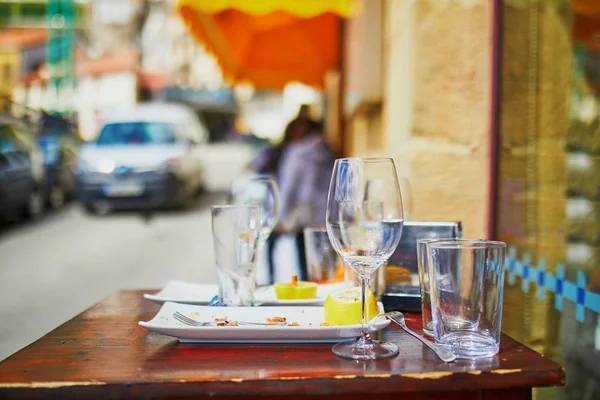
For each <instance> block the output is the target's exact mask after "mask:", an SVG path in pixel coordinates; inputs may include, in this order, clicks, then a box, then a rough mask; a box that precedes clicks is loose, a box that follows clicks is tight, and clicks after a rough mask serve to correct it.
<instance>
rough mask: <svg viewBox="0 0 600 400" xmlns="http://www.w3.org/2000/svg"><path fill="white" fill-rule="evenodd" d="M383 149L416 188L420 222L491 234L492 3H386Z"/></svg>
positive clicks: (471, 234) (415, 207)
mask: <svg viewBox="0 0 600 400" xmlns="http://www.w3.org/2000/svg"><path fill="white" fill-rule="evenodd" d="M385 7H386V12H385V13H384V15H385V16H386V17H387V20H386V21H385V24H384V26H385V33H384V38H385V41H384V43H385V44H384V65H385V66H386V68H385V77H384V82H385V84H384V91H385V95H384V102H383V105H384V110H383V115H384V122H383V126H384V129H383V136H384V140H383V143H384V145H383V152H386V153H388V154H390V155H392V156H393V157H394V158H395V160H396V162H397V166H398V172H399V175H400V176H401V177H403V178H404V179H405V180H406V181H407V183H408V184H407V186H409V187H410V188H411V191H412V193H410V197H411V198H412V210H409V211H410V214H411V216H412V219H414V220H430V221H433V220H436V221H450V220H460V221H462V222H463V223H464V228H465V231H464V232H465V236H467V237H486V236H487V228H488V224H487V222H488V215H489V213H488V193H489V184H490V181H489V159H490V158H489V132H490V89H491V82H490V71H491V32H492V25H491V10H490V8H489V5H488V1H487V0H469V1H467V0H451V1H436V0H421V1H417V2H414V1H393V0H388V1H387V2H386V3H385Z"/></svg>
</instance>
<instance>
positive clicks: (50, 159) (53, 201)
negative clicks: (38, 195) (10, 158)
mask: <svg viewBox="0 0 600 400" xmlns="http://www.w3.org/2000/svg"><path fill="white" fill-rule="evenodd" d="M75 132H76V130H75V126H74V125H73V124H71V123H70V122H69V121H67V120H65V119H64V118H62V117H59V116H53V115H49V114H43V115H42V118H41V121H40V127H39V131H38V138H37V144H38V145H39V147H40V149H41V151H42V154H43V157H44V170H45V176H46V178H45V188H44V192H45V194H46V199H45V200H46V203H47V204H48V205H49V206H50V207H52V208H55V209H56V208H60V207H61V206H62V205H63V204H64V203H65V201H67V200H69V199H70V198H72V197H73V196H74V194H75V174H74V171H73V170H74V165H75V160H76V158H77V151H78V150H79V146H80V143H81V142H80V140H79V139H78V137H77V136H76V133H75Z"/></svg>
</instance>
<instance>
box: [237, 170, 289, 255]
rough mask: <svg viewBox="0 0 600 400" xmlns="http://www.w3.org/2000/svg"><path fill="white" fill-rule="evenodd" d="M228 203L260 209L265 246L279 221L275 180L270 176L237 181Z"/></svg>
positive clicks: (261, 241) (261, 242)
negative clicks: (255, 206) (253, 206)
mask: <svg viewBox="0 0 600 400" xmlns="http://www.w3.org/2000/svg"><path fill="white" fill-rule="evenodd" d="M228 202H229V204H233V205H258V206H259V207H260V212H261V214H260V215H261V230H260V244H261V245H263V244H264V243H265V242H266V241H267V239H268V238H269V235H270V234H271V232H272V231H273V229H274V228H275V224H276V223H277V220H278V219H279V188H278V187H277V182H275V179H274V178H273V177H270V176H258V177H253V178H248V179H236V180H235V181H233V183H232V184H231V190H230V192H229V201H228Z"/></svg>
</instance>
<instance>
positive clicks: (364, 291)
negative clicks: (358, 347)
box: [360, 274, 371, 343]
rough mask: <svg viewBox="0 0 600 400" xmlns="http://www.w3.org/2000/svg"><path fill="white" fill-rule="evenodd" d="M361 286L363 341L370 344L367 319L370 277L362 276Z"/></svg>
mask: <svg viewBox="0 0 600 400" xmlns="http://www.w3.org/2000/svg"><path fill="white" fill-rule="evenodd" d="M360 286H361V292H360V296H361V300H362V301H361V317H362V319H361V321H362V336H361V338H360V339H361V341H362V342H363V343H364V342H368V341H370V340H371V338H370V336H369V330H368V329H367V326H368V325H367V318H366V311H367V288H368V287H369V275H365V274H361V275H360Z"/></svg>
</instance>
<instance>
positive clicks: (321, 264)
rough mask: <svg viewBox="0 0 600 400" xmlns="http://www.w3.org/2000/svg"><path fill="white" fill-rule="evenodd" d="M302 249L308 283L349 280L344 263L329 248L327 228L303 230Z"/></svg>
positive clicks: (330, 247) (333, 250)
mask: <svg viewBox="0 0 600 400" xmlns="http://www.w3.org/2000/svg"><path fill="white" fill-rule="evenodd" d="M304 247H305V252H306V266H307V269H308V280H309V281H311V282H317V283H334V282H344V281H346V280H347V279H348V278H349V277H348V276H346V275H347V273H346V268H345V266H344V262H343V261H342V259H341V258H340V256H339V255H338V254H337V253H336V251H335V249H334V248H333V246H331V242H330V241H329V236H328V235H327V228H318V227H309V228H304Z"/></svg>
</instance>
